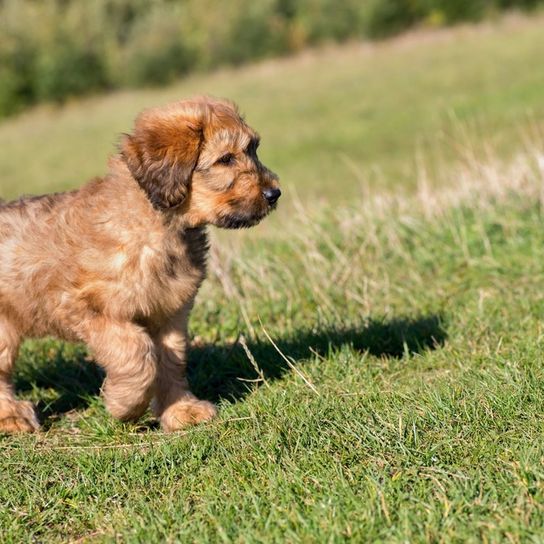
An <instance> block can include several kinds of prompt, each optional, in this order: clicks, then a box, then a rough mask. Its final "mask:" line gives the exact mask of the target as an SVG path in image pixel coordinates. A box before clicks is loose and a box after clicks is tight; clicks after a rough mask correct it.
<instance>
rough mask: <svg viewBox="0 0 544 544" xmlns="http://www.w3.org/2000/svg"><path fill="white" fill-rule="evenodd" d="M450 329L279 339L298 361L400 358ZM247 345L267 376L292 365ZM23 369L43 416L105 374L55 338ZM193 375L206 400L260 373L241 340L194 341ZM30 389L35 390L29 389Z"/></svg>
mask: <svg viewBox="0 0 544 544" xmlns="http://www.w3.org/2000/svg"><path fill="white" fill-rule="evenodd" d="M446 338H447V334H446V331H445V330H444V328H443V327H442V324H441V319H440V316H437V315H428V316H421V317H417V318H413V319H408V318H405V319H393V320H389V321H371V322H369V323H367V324H365V325H362V326H361V327H360V328H358V327H353V328H348V329H336V328H333V329H324V330H316V331H313V330H312V331H308V330H306V331H299V332H297V333H296V334H294V335H293V336H292V337H285V338H276V339H274V341H275V342H276V344H277V346H278V348H279V349H280V350H281V351H282V353H284V354H285V355H286V356H288V357H290V358H291V359H293V360H294V361H295V363H298V362H301V361H303V360H304V359H308V358H310V357H313V355H312V353H311V351H310V348H311V349H312V350H313V351H315V352H317V353H319V354H320V355H323V356H327V354H329V353H330V352H334V351H336V350H338V349H340V348H341V347H342V346H350V347H352V348H353V349H354V350H356V351H360V352H367V351H368V352H369V353H370V354H371V355H374V356H378V357H395V358H400V357H402V356H403V355H404V354H405V353H408V354H414V353H420V352H422V351H424V350H429V349H436V348H438V347H440V346H442V345H443V344H444V342H445V341H446ZM247 345H248V348H249V350H250V351H251V353H252V355H253V357H254V358H255V359H256V361H257V363H258V365H259V368H260V369H261V371H262V372H263V374H264V377H265V378H266V379H267V380H268V381H272V380H276V379H279V378H281V377H282V376H283V375H284V374H285V373H286V372H288V371H289V366H288V365H287V363H286V362H285V361H284V360H283V358H282V357H281V356H280V355H279V354H278V352H277V351H276V349H275V348H274V346H272V344H271V343H270V342H268V341H265V340H257V341H251V342H250V341H248V342H247ZM21 358H22V365H20V366H21V367H22V368H21V370H20V371H18V373H17V376H16V383H15V385H16V388H17V390H18V391H20V392H25V393H28V394H29V395H30V396H35V397H37V399H36V400H38V399H39V400H38V410H39V411H40V413H41V414H42V417H44V418H47V417H54V416H58V415H60V414H63V413H66V412H68V411H70V410H73V409H77V408H84V407H86V406H88V404H89V399H90V398H91V397H93V396H95V395H98V394H99V392H100V386H101V384H102V380H103V378H104V374H103V372H102V371H101V369H99V368H98V367H97V366H96V365H95V364H94V363H92V362H90V361H89V359H88V357H87V356H86V351H85V349H84V348H83V347H81V346H79V347H78V346H71V345H70V344H62V343H59V342H54V341H45V344H40V343H36V344H35V345H33V346H32V347H31V348H27V349H26V350H23V353H22V356H21ZM188 372H189V380H190V383H191V387H192V389H193V391H194V393H195V394H196V395H197V396H199V397H201V398H204V399H208V400H212V401H218V400H220V399H222V398H228V399H229V400H235V401H236V400H240V399H242V398H243V397H244V396H245V395H246V394H247V393H248V391H249V388H248V382H247V381H243V380H255V379H256V378H258V375H257V372H256V370H255V369H254V368H253V366H252V365H251V363H250V362H249V360H248V357H247V355H246V353H245V352H244V350H243V348H242V346H241V345H240V344H239V343H235V344H205V345H203V346H195V347H193V348H192V349H191V351H190V354H189V364H188ZM30 392H32V393H30Z"/></svg>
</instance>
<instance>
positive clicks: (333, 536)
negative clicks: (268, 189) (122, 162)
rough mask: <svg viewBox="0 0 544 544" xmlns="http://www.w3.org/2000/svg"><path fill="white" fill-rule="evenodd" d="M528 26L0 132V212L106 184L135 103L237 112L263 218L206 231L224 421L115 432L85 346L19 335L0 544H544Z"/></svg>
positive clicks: (387, 47) (192, 88)
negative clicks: (27, 198)
mask: <svg viewBox="0 0 544 544" xmlns="http://www.w3.org/2000/svg"><path fill="white" fill-rule="evenodd" d="M543 23H544V19H543V18H542V16H540V17H536V18H532V19H527V18H521V17H507V18H504V19H501V20H499V21H496V22H495V23H493V24H492V23H485V24H482V25H480V26H464V27H459V28H455V29H451V30H446V31H436V32H427V33H414V34H409V35H405V36H402V37H399V38H396V39H394V40H391V41H387V42H383V43H380V44H373V45H369V44H358V43H352V44H348V45H346V46H342V47H337V46H335V47H328V48H323V49H319V50H315V51H312V52H308V53H304V54H301V55H299V56H297V57H294V58H292V59H283V60H277V61H266V62H264V63H262V64H257V65H254V66H249V67H244V68H240V69H236V70H232V69H229V70H222V71H219V72H217V73H214V74H211V75H208V76H202V75H200V76H193V77H191V78H189V79H188V80H186V81H184V82H182V83H178V84H176V85H174V86H172V87H168V88H165V89H162V90H154V91H131V92H121V93H116V94H112V95H110V96H106V97H96V98H89V99H85V100H84V101H80V102H74V103H71V104H69V105H67V106H65V107H63V108H62V109H60V110H57V109H53V108H51V107H40V108H39V109H37V110H33V111H30V112H28V113H25V114H23V115H22V116H20V117H18V118H14V119H10V120H8V121H6V122H4V123H3V124H2V125H0V149H2V155H1V157H0V180H1V181H0V183H1V193H0V196H2V197H8V198H9V197H13V196H15V195H16V194H18V193H21V192H43V191H50V190H61V189H65V188H69V187H74V186H77V185H78V184H79V183H80V182H81V181H82V180H84V179H85V178H87V177H89V176H92V175H97V174H100V173H101V172H103V171H104V169H105V160H106V157H107V155H108V153H110V152H111V150H112V149H113V141H114V137H113V135H114V134H116V133H120V132H122V131H126V130H127V128H128V127H129V126H130V122H131V119H132V117H133V116H134V114H135V113H136V112H137V111H138V110H140V109H141V108H142V107H145V106H148V105H154V104H157V103H162V102H166V101H168V100H171V99H173V98H178V97H181V96H187V95H191V94H194V93H196V92H206V93H210V94H216V95H222V96H229V97H231V98H233V99H235V100H236V101H238V102H239V103H240V105H241V106H242V109H243V110H244V111H245V112H246V114H247V118H248V120H249V122H250V123H251V124H253V125H254V126H255V127H257V128H258V129H259V131H260V133H261V135H262V138H263V142H262V151H261V153H260V154H261V158H262V160H263V162H265V164H268V165H269V166H270V167H272V168H274V169H275V170H276V171H277V172H278V173H279V174H280V176H281V178H282V180H283V187H284V189H285V191H284V196H283V197H282V200H283V202H282V203H281V204H282V205H281V206H280V209H279V210H278V211H277V212H276V216H275V217H274V218H271V219H270V221H267V222H266V223H263V225H260V226H259V227H257V228H255V229H253V230H252V231H248V232H232V233H220V235H218V233H216V232H214V246H213V251H212V255H211V259H210V273H209V278H208V280H207V282H206V283H205V285H204V287H203V289H202V291H201V293H200V294H199V297H198V299H197V304H196V306H195V310H194V313H193V314H192V320H191V329H192V334H193V338H194V342H193V343H194V345H193V350H192V352H191V355H190V378H191V383H192V386H193V389H194V391H195V392H196V393H197V394H198V395H200V396H201V397H203V398H207V399H210V400H213V401H215V402H218V403H219V406H220V408H221V411H220V416H219V418H218V419H217V420H216V421H214V422H212V423H210V424H207V425H203V426H199V427H195V428H192V429H189V430H187V431H185V432H183V433H178V434H174V435H167V434H163V433H162V432H161V431H160V430H158V429H157V428H156V425H155V423H154V422H153V420H152V419H151V418H150V417H148V418H146V419H144V420H143V421H141V422H140V423H139V424H131V425H129V424H121V423H118V422H115V421H113V420H112V419H111V418H109V416H108V415H107V414H106V412H105V410H104V407H103V404H102V402H101V400H100V398H99V397H98V396H97V395H98V392H99V388H100V383H101V378H102V375H101V372H100V371H99V370H98V369H97V368H96V366H94V364H93V363H92V360H91V358H90V357H89V354H87V352H86V350H85V348H84V347H82V346H77V345H70V344H64V343H60V342H57V341H55V340H43V341H29V342H26V343H25V345H24V346H23V348H22V350H21V354H20V358H19V364H18V369H17V374H16V385H17V389H18V391H19V393H20V395H21V396H22V397H25V398H28V399H32V400H33V401H35V402H36V403H37V404H38V406H39V410H40V414H41V417H42V421H43V425H44V431H43V432H42V433H40V434H37V435H31V436H21V437H2V438H1V441H0V450H1V455H0V474H1V475H2V477H1V480H0V481H1V482H2V485H0V503H1V504H2V508H1V509H0V534H1V535H2V541H3V542H21V541H32V540H34V541H38V542H70V541H72V542H113V541H123V542H154V541H166V542H177V541H181V542H187V541H190V542H192V541H195V542H200V541H202V542H207V541H211V542H244V543H245V542H286V541H287V542H343V541H349V540H353V541H355V542H366V541H369V542H375V541H381V542H501V541H505V542H506V541H507V542H527V541H533V542H539V541H541V540H542V539H544V529H543V527H544V508H543V506H542V505H543V501H544V480H543V478H544V443H543V441H542V434H543V431H544V424H543V419H542V416H541V411H542V405H543V403H544V386H543V383H544V381H543V379H544V369H543V367H542V364H541V358H542V347H543V342H544V340H543V338H544V322H543V320H542V315H543V311H544V292H543V290H542V285H543V280H544V266H543V264H542V263H543V262H544V228H543V227H544V220H543V215H542V214H543V212H542V209H543V204H544V201H543V195H544V192H543V188H544V124H543V120H544V102H543V101H542V88H543V84H544V71H543V70H542V69H541V58H540V57H541V55H540V51H542V47H543V46H544V35H543V33H542V31H541V29H542V24H543Z"/></svg>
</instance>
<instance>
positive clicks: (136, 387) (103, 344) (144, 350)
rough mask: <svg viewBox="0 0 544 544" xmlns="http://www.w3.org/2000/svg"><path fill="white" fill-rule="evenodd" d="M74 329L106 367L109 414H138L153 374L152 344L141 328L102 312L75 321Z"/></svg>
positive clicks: (123, 416)
mask: <svg viewBox="0 0 544 544" xmlns="http://www.w3.org/2000/svg"><path fill="white" fill-rule="evenodd" d="M78 329H79V331H78V333H79V335H80V336H81V337H82V339H83V340H84V341H85V342H86V343H87V345H88V346H89V347H90V348H91V350H92V351H93V353H94V356H95V358H96V360H97V362H98V363H99V364H100V365H101V366H102V367H103V368H104V369H105V371H106V380H105V382H104V385H103V387H102V393H103V395H104V401H105V403H106V407H107V409H108V410H109V412H110V413H111V414H112V415H113V417H115V418H117V419H121V420H134V419H137V418H139V417H140V416H141V415H142V414H143V413H144V412H145V410H146V409H147V407H148V406H149V402H150V400H151V397H152V395H153V388H154V383H155V376H156V370H157V365H156V359H155V346H154V344H153V341H152V340H151V338H150V337H149V335H148V334H147V333H146V332H145V330H144V329H143V328H142V327H140V326H138V325H136V324H134V323H131V322H120V321H115V320H112V319H108V318H106V317H103V316H99V317H93V318H91V319H87V320H85V321H83V322H82V323H80V324H79V326H78Z"/></svg>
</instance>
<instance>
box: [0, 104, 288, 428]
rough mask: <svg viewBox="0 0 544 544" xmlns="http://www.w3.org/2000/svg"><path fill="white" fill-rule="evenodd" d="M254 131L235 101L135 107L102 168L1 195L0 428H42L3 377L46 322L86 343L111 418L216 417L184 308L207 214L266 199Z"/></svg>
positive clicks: (268, 185) (246, 214)
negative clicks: (190, 350) (65, 183)
mask: <svg viewBox="0 0 544 544" xmlns="http://www.w3.org/2000/svg"><path fill="white" fill-rule="evenodd" d="M258 142H259V138H258V136H257V134H256V133H255V132H254V131H253V130H252V129H251V128H250V127H248V126H247V125H246V123H245V122H244V120H243V119H242V118H241V117H240V115H239V113H238V111H237V109H236V107H235V106H234V105H233V104H231V103H230V102H226V101H219V100H213V99H209V98H196V99H193V100H189V101H181V102H177V103H174V104H171V105H169V106H166V107H164V108H157V109H152V110H149V111H145V112H144V113H142V114H141V115H140V116H139V117H138V118H137V119H136V123H135V128H134V131H133V133H132V134H129V135H125V136H124V137H123V140H122V142H121V145H120V153H119V154H118V155H115V156H113V157H112V158H111V159H110V162H109V171H108V173H107V174H106V175H105V176H104V177H103V178H99V179H95V180H93V181H91V182H89V183H88V184H87V185H85V186H83V187H82V188H81V189H79V190H77V191H73V192H67V193H61V194H54V195H47V196H42V197H31V198H22V199H21V200H18V201H15V202H12V203H8V204H4V205H2V206H0V432H21V431H35V430H37V429H38V428H39V423H38V420H37V418H36V415H35V413H34V410H33V407H32V405H31V404H30V403H28V402H24V401H19V400H17V399H16V398H15V396H14V391H13V387H12V385H11V380H10V377H11V373H12V370H13V365H14V361H15V359H16V356H17V350H18V347H19V344H20V342H21V340H22V339H23V338H24V337H42V336H45V335H53V336H56V337H58V338H61V339H65V340H69V341H81V342H85V343H86V344H87V345H88V346H89V348H90V349H91V350H92V353H93V355H94V357H95V359H96V361H97V362H98V363H99V364H100V365H101V366H102V367H103V368H104V370H105V371H106V379H105V382H104V386H103V395H104V399H105V403H106V406H107V408H108V410H109V411H110V412H111V414H112V415H113V416H114V417H116V418H119V419H122V420H130V419H136V418H138V417H139V416H141V415H142V413H143V412H144V411H145V410H146V408H147V407H148V405H149V403H150V401H151V400H153V402H152V407H153V410H154V412H155V414H156V415H157V417H159V418H160V422H161V426H162V428H163V429H164V430H166V431H175V430H177V429H180V428H182V427H184V426H185V425H188V424H193V423H198V422H200V421H205V420H208V419H211V418H212V417H214V415H215V414H216V409H215V407H214V405H213V404H211V403H210V402H207V401H203V400H199V399H197V398H196V397H195V396H194V395H193V394H192V393H191V392H190V391H189V387H188V383H187V379H186V376H185V364H186V350H187V346H188V339H187V321H188V317H189V312H190V310H191V307H192V305H193V301H194V298H195V295H196V293H197V290H198V288H199V286H200V284H201V282H202V280H203V279H204V276H205V273H206V254H207V250H208V241H207V234H206V225H208V224H212V225H216V226H219V227H226V228H239V227H249V226H251V225H254V224H256V223H258V222H259V221H260V220H261V219H262V218H264V217H265V216H266V215H267V214H268V212H269V211H270V210H271V209H273V208H274V206H275V203H274V202H272V203H270V198H269V199H268V200H267V198H265V197H266V194H267V193H266V191H268V192H270V190H274V189H277V188H278V182H277V177H276V176H275V175H274V174H273V173H272V172H270V171H269V170H267V169H266V168H265V167H264V166H263V165H262V164H261V163H260V162H259V159H258V158H257V153H256V150H257V145H258ZM275 193H276V195H279V191H277V190H276V191H275ZM272 200H273V199H272Z"/></svg>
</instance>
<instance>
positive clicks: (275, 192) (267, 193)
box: [263, 189, 281, 206]
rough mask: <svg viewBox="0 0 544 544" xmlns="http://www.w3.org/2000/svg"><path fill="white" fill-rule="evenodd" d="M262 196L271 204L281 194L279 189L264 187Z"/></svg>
mask: <svg viewBox="0 0 544 544" xmlns="http://www.w3.org/2000/svg"><path fill="white" fill-rule="evenodd" d="M263 196H264V198H265V199H266V201H267V202H268V203H269V204H270V205H271V206H272V205H273V204H275V203H276V202H277V201H278V198H279V197H280V196H281V191H280V190H279V189H265V190H264V191H263Z"/></svg>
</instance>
